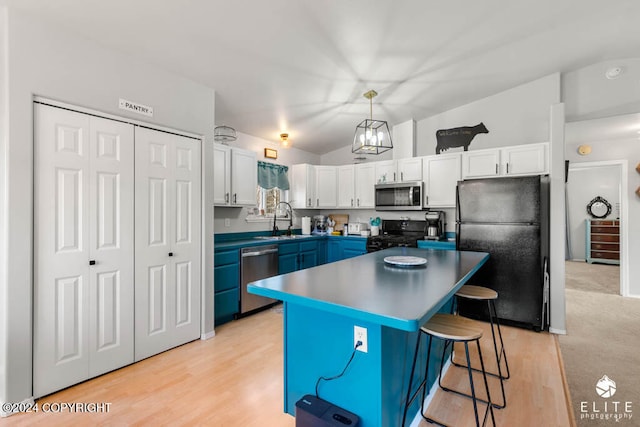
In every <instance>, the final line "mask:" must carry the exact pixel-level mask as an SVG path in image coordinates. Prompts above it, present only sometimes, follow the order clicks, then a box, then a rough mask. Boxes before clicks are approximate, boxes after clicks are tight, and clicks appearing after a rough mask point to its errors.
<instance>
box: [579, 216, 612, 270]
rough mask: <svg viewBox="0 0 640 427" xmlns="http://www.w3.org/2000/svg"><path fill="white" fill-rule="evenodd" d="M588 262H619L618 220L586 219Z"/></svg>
mask: <svg viewBox="0 0 640 427" xmlns="http://www.w3.org/2000/svg"><path fill="white" fill-rule="evenodd" d="M586 231H587V236H586V242H587V244H586V252H587V253H586V258H587V262H588V263H590V264H591V263H594V262H599V263H604V264H620V221H618V220H600V219H587V220H586Z"/></svg>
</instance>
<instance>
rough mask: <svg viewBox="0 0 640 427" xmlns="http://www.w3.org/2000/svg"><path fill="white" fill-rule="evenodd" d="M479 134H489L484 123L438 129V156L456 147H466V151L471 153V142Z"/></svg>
mask: <svg viewBox="0 0 640 427" xmlns="http://www.w3.org/2000/svg"><path fill="white" fill-rule="evenodd" d="M479 133H489V130H488V129H487V127H486V126H485V125H484V123H482V122H481V123H480V124H477V125H475V126H462V127H459V128H451V129H438V130H437V131H436V141H437V144H436V154H440V152H442V151H444V150H448V149H449V148H455V147H464V151H469V144H471V140H472V139H473V138H474V137H475V136H476V135H477V134H479Z"/></svg>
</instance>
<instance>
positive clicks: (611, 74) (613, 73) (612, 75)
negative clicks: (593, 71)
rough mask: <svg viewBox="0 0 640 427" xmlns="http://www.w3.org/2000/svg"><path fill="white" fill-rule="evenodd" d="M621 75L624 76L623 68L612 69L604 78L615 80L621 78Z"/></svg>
mask: <svg viewBox="0 0 640 427" xmlns="http://www.w3.org/2000/svg"><path fill="white" fill-rule="evenodd" d="M620 74H622V67H612V68H609V69H608V70H607V71H606V72H605V73H604V76H605V77H606V78H608V79H609V80H614V79H617V78H618V77H620Z"/></svg>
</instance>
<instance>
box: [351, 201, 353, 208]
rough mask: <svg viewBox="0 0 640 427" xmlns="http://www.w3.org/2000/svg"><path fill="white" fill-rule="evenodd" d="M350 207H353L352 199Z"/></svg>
mask: <svg viewBox="0 0 640 427" xmlns="http://www.w3.org/2000/svg"><path fill="white" fill-rule="evenodd" d="M351 206H352V207H353V199H351Z"/></svg>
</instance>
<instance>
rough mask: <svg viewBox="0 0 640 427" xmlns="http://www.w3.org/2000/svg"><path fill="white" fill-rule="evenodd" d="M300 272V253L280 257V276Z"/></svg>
mask: <svg viewBox="0 0 640 427" xmlns="http://www.w3.org/2000/svg"><path fill="white" fill-rule="evenodd" d="M296 270H298V253H297V252H296V253H294V254H285V255H280V256H278V274H286V273H291V272H292V271H296Z"/></svg>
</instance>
